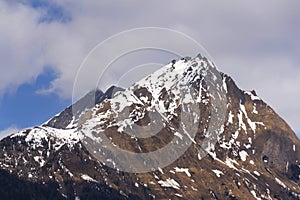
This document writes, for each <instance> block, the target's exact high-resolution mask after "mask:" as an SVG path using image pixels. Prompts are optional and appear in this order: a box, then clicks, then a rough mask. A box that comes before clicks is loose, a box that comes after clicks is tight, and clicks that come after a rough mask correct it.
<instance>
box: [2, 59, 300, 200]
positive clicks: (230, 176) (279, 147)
mask: <svg viewBox="0 0 300 200" xmlns="http://www.w3.org/2000/svg"><path fill="white" fill-rule="evenodd" d="M94 102H95V103H94ZM0 149H1V151H0V168H1V170H0V180H2V181H1V182H0V198H1V199H300V180H299V178H300V164H299V160H300V152H299V149H300V141H299V140H298V138H297V137H296V135H295V133H294V132H293V131H292V129H291V128H290V127H289V125H288V124H287V123H286V122H285V121H284V120H283V119H282V118H281V117H280V116H278V115H277V114H276V112H275V111H274V110H272V108H270V107H269V106H268V105H267V104H266V103H265V102H264V101H263V100H262V99H260V98H259V97H258V96H257V95H256V93H255V91H251V92H247V91H242V90H240V89H239V88H238V87H237V86H236V84H235V83H234V81H233V80H232V78H231V77H230V76H228V75H226V74H223V73H219V72H218V71H217V69H216V67H215V66H214V64H213V63H212V62H210V61H209V60H208V59H207V58H205V57H202V56H201V55H198V56H197V57H195V58H189V57H186V58H182V59H181V60H177V61H175V60H173V61H172V62H170V63H169V64H167V65H166V66H164V67H162V68H161V69H159V70H157V71H156V72H154V73H153V74H151V75H149V76H147V77H145V78H144V79H142V80H140V81H138V82H136V83H135V84H133V85H132V86H131V87H129V88H127V89H125V90H123V89H121V88H115V87H112V88H110V89H109V90H108V91H107V92H105V93H103V92H101V91H98V90H96V91H92V92H90V93H88V94H87V95H86V96H85V97H83V98H82V99H80V100H79V101H78V102H76V103H75V104H74V105H72V106H70V107H68V108H66V110H64V111H62V112H61V113H59V114H58V115H56V116H55V117H53V118H52V119H50V120H49V121H48V122H46V123H44V124H42V125H40V126H37V127H33V128H30V129H26V130H23V131H20V132H18V133H15V134H12V135H11V136H8V137H6V138H4V139H3V140H1V141H0Z"/></svg>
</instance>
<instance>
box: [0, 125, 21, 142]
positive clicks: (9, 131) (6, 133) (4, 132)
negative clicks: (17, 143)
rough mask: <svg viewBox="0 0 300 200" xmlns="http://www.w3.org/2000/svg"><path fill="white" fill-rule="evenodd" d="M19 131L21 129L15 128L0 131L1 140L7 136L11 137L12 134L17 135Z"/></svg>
mask: <svg viewBox="0 0 300 200" xmlns="http://www.w3.org/2000/svg"><path fill="white" fill-rule="evenodd" d="M18 131H20V129H18V128H17V127H15V126H11V127H9V128H7V129H4V130H0V139H2V138H4V137H6V136H9V135H10V134H14V133H17V132H18Z"/></svg>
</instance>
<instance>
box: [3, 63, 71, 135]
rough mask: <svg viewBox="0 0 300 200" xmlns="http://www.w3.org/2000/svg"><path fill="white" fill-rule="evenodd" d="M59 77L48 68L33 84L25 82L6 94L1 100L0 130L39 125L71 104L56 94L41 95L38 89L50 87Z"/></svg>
mask: <svg viewBox="0 0 300 200" xmlns="http://www.w3.org/2000/svg"><path fill="white" fill-rule="evenodd" d="M56 77H57V73H55V72H54V71H53V70H52V69H50V68H46V69H45V71H44V72H43V73H42V74H41V75H39V76H38V77H37V79H36V80H35V81H34V82H33V83H31V84H23V85H21V86H20V87H19V88H18V90H17V91H16V92H15V93H13V94H9V93H7V94H5V95H4V96H3V97H2V100H1V102H0V130H3V129H6V128H8V127H11V126H16V127H18V128H26V127H31V126H35V125H39V124H41V123H43V122H45V121H46V120H48V119H49V118H51V117H52V116H53V115H55V114H57V113H58V112H60V111H62V110H63V109H64V108H66V107H67V106H68V105H70V104H71V100H63V99H60V98H59V97H58V96H57V95H56V94H49V95H40V94H37V93H36V91H37V90H40V89H43V88H48V87H49V85H50V83H51V81H52V80H54V79H55V78H56Z"/></svg>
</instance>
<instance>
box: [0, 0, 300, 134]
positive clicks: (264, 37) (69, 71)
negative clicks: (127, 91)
mask: <svg viewBox="0 0 300 200" xmlns="http://www.w3.org/2000/svg"><path fill="white" fill-rule="evenodd" d="M299 7H300V1H284V0H273V1H258V0H252V1H243V2H241V1H238V0H227V1H211V0H194V1H193V0H191V1H184V2H183V1H179V0H165V1H155V0H154V1H138V0H130V1H126V2H125V1H116V0H101V1H96V0H85V1H74V0H53V1H46V0H2V1H0V70H1V73H0V137H3V136H5V135H7V134H9V133H12V132H14V131H17V130H19V129H22V128H26V127H30V126H35V125H39V124H41V123H43V122H44V121H46V120H48V119H49V118H50V117H51V116H53V115H54V114H56V113H58V112H60V111H61V110H62V109H63V108H65V107H66V106H68V105H70V104H71V102H72V91H73V90H72V89H73V84H74V80H75V77H76V73H77V71H78V69H79V67H80V65H81V63H82V62H83V60H84V59H85V57H86V56H87V55H88V54H89V52H90V51H91V50H92V49H93V48H94V47H95V46H96V45H98V44H99V43H100V42H102V41H103V40H105V39H107V38H108V37H110V36H112V35H114V34H117V33H119V32H121V31H125V30H128V29H132V28H138V27H162V28H169V29H174V30H177V31H180V32H182V33H184V34H187V35H189V36H190V37H192V38H194V39H195V40H196V41H197V42H199V43H200V44H201V45H203V46H204V47H205V49H206V50H207V51H208V52H209V54H210V55H211V57H212V58H213V61H214V62H215V63H216V65H217V66H218V69H219V70H220V71H222V72H224V73H226V74H229V75H230V76H231V77H232V78H233V79H234V80H235V82H236V83H237V85H238V86H239V87H240V88H241V89H244V90H252V89H255V91H256V92H257V94H258V95H259V96H260V97H261V98H262V99H263V100H264V101H265V102H267V103H268V104H269V105H270V106H271V107H272V108H273V109H274V110H275V111H276V112H277V113H278V114H279V115H280V116H282V117H283V118H284V119H285V120H286V121H287V122H288V124H289V125H290V126H291V127H292V129H293V130H294V131H295V132H296V133H297V134H298V136H300V123H299V113H300V103H299V101H298V99H299V98H300V88H299V86H300V56H299V55H300V38H299V35H300V12H298V8H299ZM191 56H194V55H191ZM160 59H161V58H160ZM169 61H170V57H169V56H166V63H167V62H169ZM124 69H125V71H126V67H125V68H124ZM120 76H121V75H120ZM87 81H88V77H87Z"/></svg>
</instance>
